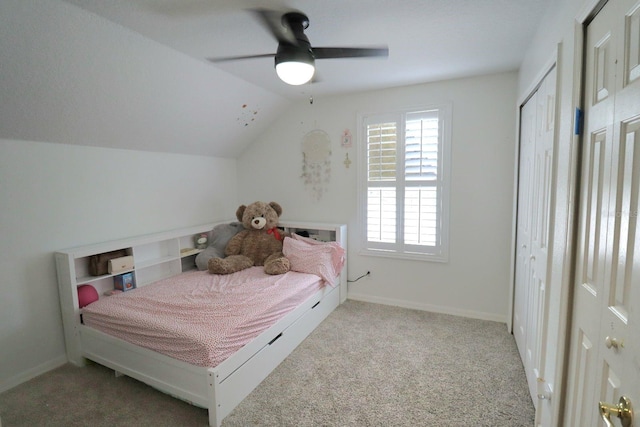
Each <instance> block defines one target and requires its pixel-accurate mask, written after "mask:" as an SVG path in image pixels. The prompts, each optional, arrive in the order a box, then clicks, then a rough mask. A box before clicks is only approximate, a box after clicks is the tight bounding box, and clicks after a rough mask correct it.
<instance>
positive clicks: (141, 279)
mask: <svg viewBox="0 0 640 427" xmlns="http://www.w3.org/2000/svg"><path fill="white" fill-rule="evenodd" d="M228 222H230V221H227V222H223V223H228ZM215 225H216V224H206V225H202V226H199V227H193V228H189V229H183V230H175V231H172V232H167V233H158V234H154V235H148V236H142V237H137V238H132V239H125V240H119V241H113V242H108V243H104V244H99V245H91V246H84V247H78V248H73V249H68V250H63V251H59V252H56V254H55V258H56V266H57V270H58V285H59V291H60V306H61V309H62V318H63V324H64V331H65V344H66V349H67V358H68V359H69V361H70V362H71V363H73V364H75V365H77V366H84V365H85V363H86V359H89V360H92V361H94V362H97V363H99V364H101V365H104V366H107V367H109V368H111V369H113V370H114V371H115V372H116V375H121V374H124V375H127V376H130V377H132V378H135V379H137V380H139V381H142V382H144V383H146V384H148V385H150V386H152V387H154V388H156V389H158V390H160V391H163V392H165V393H167V394H170V395H172V396H174V397H177V398H179V399H182V400H185V401H187V402H189V403H191V404H194V405H197V406H200V407H203V408H206V409H208V411H209V425H210V426H216V427H218V426H220V425H221V423H222V420H223V419H224V417H226V416H227V415H228V414H229V413H230V412H231V411H232V410H233V409H234V408H235V407H236V406H237V405H238V404H239V403H240V402H241V401H242V400H243V399H244V398H245V397H246V396H247V395H248V394H249V393H251V391H252V390H253V389H254V388H255V387H256V386H257V385H258V384H260V383H261V382H262V381H263V380H264V379H265V378H266V377H267V376H268V375H269V373H271V371H273V369H275V368H276V367H277V366H278V365H279V364H280V362H282V361H283V360H284V359H285V358H286V357H287V356H288V355H289V354H290V353H291V352H292V351H293V350H294V349H295V348H296V347H297V346H298V345H299V344H300V343H301V342H302V341H303V340H304V339H305V338H306V337H307V336H308V335H309V334H310V333H311V332H312V331H313V330H314V329H315V328H316V327H317V326H318V325H319V324H320V323H321V322H322V321H323V320H324V319H325V318H326V317H327V316H328V315H329V314H330V313H331V312H332V311H333V310H334V309H335V308H336V307H337V306H338V305H339V304H341V303H342V302H344V301H345V300H346V297H347V279H346V278H347V268H346V263H345V268H344V269H343V271H342V274H341V275H340V278H339V282H338V284H337V286H336V287H335V288H332V287H329V286H326V287H324V288H323V289H321V290H320V291H318V292H317V293H316V294H315V295H314V296H313V297H312V298H310V299H308V300H307V301H306V302H305V303H304V304H302V305H301V306H299V307H297V308H296V309H295V310H293V311H292V312H290V313H289V314H287V315H286V316H285V317H284V318H282V319H280V321H278V322H277V323H276V324H275V325H273V326H272V327H270V328H269V329H267V330H266V331H264V332H263V333H262V334H260V335H259V336H258V337H256V338H255V339H254V340H253V341H251V342H250V343H249V344H247V345H246V346H244V347H243V348H241V349H240V350H239V351H238V352H236V353H235V354H233V355H232V356H231V357H229V358H228V359H227V360H225V361H224V362H222V363H220V364H219V365H218V366H216V367H215V368H205V367H200V366H194V365H191V364H188V363H186V362H183V361H179V360H176V359H172V358H170V357H168V356H165V355H163V354H160V353H157V352H155V351H152V350H148V349H145V348H142V347H138V346H136V345H133V344H130V343H128V342H126V341H124V340H121V339H118V338H114V337H111V336H109V335H107V334H105V333H102V332H100V331H97V330H95V329H91V328H89V327H87V326H84V325H83V324H82V323H81V310H80V309H79V308H78V295H77V287H78V286H79V285H80V284H84V283H92V284H94V283H95V284H97V285H96V287H99V286H98V285H100V284H101V283H102V286H103V287H104V286H105V285H104V283H111V282H112V280H113V279H112V276H113V275H107V276H100V277H94V278H91V277H87V271H86V268H87V267H86V265H87V264H88V258H89V256H91V255H94V254H99V253H104V252H109V251H112V250H116V249H123V248H124V249H127V250H128V251H129V252H130V253H132V254H133V255H134V262H135V269H134V274H135V277H136V281H137V285H138V286H144V285H146V284H148V283H152V282H153V281H155V280H159V279H161V278H165V277H171V276H174V275H176V274H179V273H180V272H181V271H182V267H181V266H182V265H184V264H185V263H184V258H186V259H187V261H189V257H194V256H195V253H196V251H195V250H193V236H194V235H196V234H199V233H202V232H208V231H210V230H211V229H212V228H213V226H215ZM280 226H281V227H284V228H285V230H286V231H290V232H293V231H300V230H306V231H309V232H310V233H311V234H316V235H318V236H319V237H320V238H321V239H323V240H329V239H330V240H335V241H337V242H339V243H340V244H341V245H342V246H343V247H344V248H345V251H346V249H347V227H346V225H344V224H322V223H304V222H285V221H282V222H281V223H280ZM181 254H183V255H181ZM192 260H193V259H192V258H191V261H192ZM176 266H179V267H176ZM145 269H148V270H149V271H145ZM99 290H100V289H99ZM101 298H107V297H103V296H101Z"/></svg>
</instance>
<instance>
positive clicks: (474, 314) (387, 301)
mask: <svg viewBox="0 0 640 427" xmlns="http://www.w3.org/2000/svg"><path fill="white" fill-rule="evenodd" d="M347 298H348V299H352V300H355V301H363V302H370V303H374V304H383V305H392V306H394V307H402V308H410V309H413V310H422V311H430V312H432V313H440V314H450V315H452V316H460V317H469V318H471V319H480V320H491V321H494V322H500V323H506V321H507V318H506V315H500V314H495V313H483V312H480V311H472V310H461V309H459V308H453V307H443V306H439V305H430V304H416V303H413V302H410V301H405V300H398V299H393V298H380V297H372V296H370V295H363V294H357V293H351V292H349V293H348V295H347Z"/></svg>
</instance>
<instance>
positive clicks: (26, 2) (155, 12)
mask: <svg viewBox="0 0 640 427" xmlns="http://www.w3.org/2000/svg"><path fill="white" fill-rule="evenodd" d="M553 1H556V0H397V1H391V0H288V1H283V0H272V1H266V0H263V1H256V0H47V1H44V0H6V1H0V63H1V64H2V67H0V77H1V78H0V81H1V82H2V84H0V99H2V100H3V102H2V103H0V138H4V139H15V140H27V141H44V142H56V143H64V144H75V145H87V146H97V147H108V148H118V149H135V150H147V151H161V152H171V153H181V154H193V155H205V156H215V157H238V156H239V155H241V154H242V153H243V151H244V150H246V149H247V147H249V146H250V145H251V144H252V143H253V142H254V141H256V140H257V139H258V138H259V137H260V135H261V133H262V132H264V131H265V130H266V129H268V128H269V127H270V126H271V123H273V122H274V120H276V119H277V118H278V117H281V116H282V114H283V113H284V112H285V111H287V109H288V108H290V106H291V104H292V103H296V102H299V101H301V100H303V99H305V98H308V97H309V96H313V97H316V98H318V97H321V96H332V95H338V94H346V93H352V92H358V91H367V90H375V89H383V88H390V87H396V86H405V85H411V84H419V83H427V82H433V81H438V80H445V79H453V78H462V77H469V76H475V75H482V74H490V73H497V72H504V71H511V70H517V69H518V67H519V66H520V64H521V62H522V59H523V57H524V55H525V53H526V50H527V47H528V46H529V44H530V41H531V39H532V37H533V36H534V34H535V33H536V31H537V29H538V28H539V27H540V25H541V19H542V16H543V15H544V13H545V11H546V9H547V8H548V7H549V6H551V2H553ZM255 8H267V9H271V10H281V11H289V10H299V11H302V12H304V13H305V14H306V15H307V16H308V17H309V20H310V25H309V28H308V29H307V30H306V32H305V33H306V35H307V36H308V38H309V39H310V41H311V44H312V46H316V47H335V46H338V47H343V46H346V47H350V46H354V47H359V46H361V47H367V46H380V45H386V46H388V48H389V57H388V58H386V59H371V58H366V59H362V58H357V59H353V58H351V59H323V60H317V61H316V66H317V73H318V77H319V81H318V82H315V83H312V84H305V85H302V86H289V85H286V84H285V83H283V82H282V81H280V80H279V79H278V77H277V76H276V73H275V70H274V62H273V58H271V57H265V58H259V59H250V60H242V61H231V62H224V63H216V64H214V63H212V62H210V61H208V60H207V58H215V57H226V56H237V55H253V54H266V53H275V51H276V48H277V42H276V40H275V39H274V38H273V37H272V36H271V34H270V33H269V32H268V31H267V29H266V28H265V27H264V26H263V25H261V24H260V22H258V21H257V20H256V19H255V14H252V13H251V10H252V9H255Z"/></svg>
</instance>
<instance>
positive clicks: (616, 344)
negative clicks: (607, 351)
mask: <svg viewBox="0 0 640 427" xmlns="http://www.w3.org/2000/svg"><path fill="white" fill-rule="evenodd" d="M604 345H605V346H607V348H611V347H613V348H615V349H618V348H622V347H624V341H620V340H618V339H617V338H611V337H606V338H605V339H604Z"/></svg>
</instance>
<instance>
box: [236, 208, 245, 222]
mask: <svg viewBox="0 0 640 427" xmlns="http://www.w3.org/2000/svg"><path fill="white" fill-rule="evenodd" d="M245 209H247V207H246V206H245V205H240V207H239V208H238V209H237V210H236V218H238V221H240V222H242V215H244V210H245Z"/></svg>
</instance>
